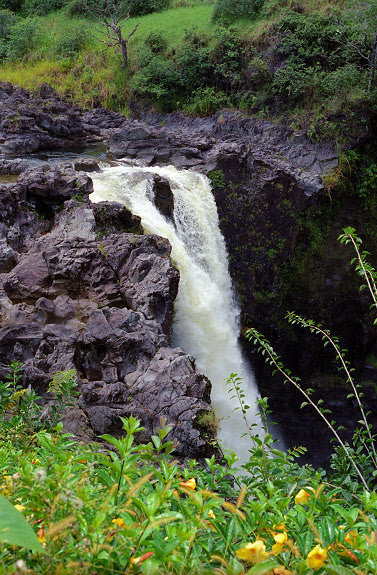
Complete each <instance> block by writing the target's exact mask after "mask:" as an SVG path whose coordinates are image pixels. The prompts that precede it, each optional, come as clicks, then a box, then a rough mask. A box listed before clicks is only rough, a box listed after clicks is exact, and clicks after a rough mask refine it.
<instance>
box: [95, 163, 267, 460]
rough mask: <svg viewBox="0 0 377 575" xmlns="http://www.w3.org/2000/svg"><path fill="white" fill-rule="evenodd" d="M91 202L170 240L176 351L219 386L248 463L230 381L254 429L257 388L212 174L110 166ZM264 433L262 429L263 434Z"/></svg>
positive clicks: (229, 434) (223, 420)
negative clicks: (162, 200) (125, 212)
mask: <svg viewBox="0 0 377 575" xmlns="http://www.w3.org/2000/svg"><path fill="white" fill-rule="evenodd" d="M155 175H158V176H160V177H163V178H166V179H167V180H168V181H169V183H170V187H171V190H172V192H173V194H174V223H173V222H172V221H170V220H169V219H168V218H165V217H164V216H163V215H162V214H161V213H160V212H159V210H158V209H157V208H156V207H155V205H154V203H153V201H152V194H151V192H152V185H153V178H154V176H155ZM91 177H92V179H93V184H94V192H93V194H92V195H91V200H92V201H95V202H98V201H104V200H107V201H116V202H119V203H122V204H124V205H126V206H127V207H128V208H129V209H130V210H131V211H132V213H134V214H136V215H138V216H140V217H141V221H142V225H143V228H144V230H145V232H146V233H153V234H158V235H160V236H163V237H165V238H168V240H169V241H170V243H171V245H172V258H173V261H174V262H175V264H176V266H177V267H178V268H179V271H180V284H179V291H178V296H177V299H176V302H175V319H174V325H173V345H176V346H179V347H181V348H182V349H183V350H184V351H185V352H186V353H189V354H191V355H193V356H195V358H196V365H197V367H198V369H199V370H200V371H201V372H203V373H204V374H205V375H207V377H208V378H209V379H210V380H211V382H212V395H211V397H212V405H213V408H214V410H215V413H216V415H217V416H218V418H219V419H220V431H219V434H218V437H219V440H220V441H221V443H222V444H223V445H224V446H225V447H226V448H228V449H232V450H234V451H235V452H236V453H237V455H238V456H239V457H240V459H241V460H242V461H245V460H247V452H248V449H249V448H250V441H249V439H248V438H246V437H242V436H243V435H244V433H245V431H246V428H245V425H244V422H243V420H242V416H241V412H240V410H237V411H234V410H235V408H237V407H239V404H238V402H237V401H236V400H231V398H230V395H229V393H228V392H227V390H226V386H225V381H226V379H227V378H228V377H229V375H230V374H231V373H232V372H234V373H237V374H238V375H239V376H240V377H242V378H243V384H242V385H243V388H244V391H245V402H246V403H247V404H248V405H249V406H250V410H249V411H248V418H249V421H250V423H253V422H254V423H256V422H257V416H256V415H255V411H256V408H255V401H256V399H257V389H256V385H255V382H254V379H253V375H252V373H251V370H250V368H248V366H247V365H246V363H245V362H244V360H243V358H242V354H241V350H240V348H239V345H238V333H239V323H238V321H239V311H238V307H237V305H236V303H235V300H234V296H233V292H232V285H231V279H230V276H229V272H228V261H227V254H226V249H225V243H224V238H223V237H222V234H221V232H220V229H219V221H218V215H217V208H216V204H215V201H214V198H213V194H212V192H211V188H210V183H209V180H208V178H207V177H206V176H204V175H202V174H199V173H197V172H194V171H190V170H180V171H178V170H176V169H175V168H174V167H172V166H168V167H151V168H142V167H140V166H132V165H128V164H118V165H117V166H112V167H110V166H105V167H103V170H102V172H100V173H95V174H91ZM256 432H257V428H256Z"/></svg>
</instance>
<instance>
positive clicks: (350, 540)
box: [344, 529, 358, 547]
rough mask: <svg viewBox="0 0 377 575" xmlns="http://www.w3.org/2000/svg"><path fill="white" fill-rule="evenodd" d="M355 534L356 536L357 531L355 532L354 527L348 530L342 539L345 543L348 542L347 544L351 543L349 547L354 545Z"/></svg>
mask: <svg viewBox="0 0 377 575" xmlns="http://www.w3.org/2000/svg"><path fill="white" fill-rule="evenodd" d="M357 536H358V533H357V531H356V529H353V530H352V531H349V532H348V533H346V536H345V538H344V541H345V542H346V543H348V544H349V545H351V547H355V545H356V539H357Z"/></svg>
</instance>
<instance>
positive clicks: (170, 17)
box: [123, 4, 213, 47]
mask: <svg viewBox="0 0 377 575" xmlns="http://www.w3.org/2000/svg"><path fill="white" fill-rule="evenodd" d="M212 12H213V6H212V5H208V4H202V5H198V6H193V7H192V8H185V7H181V8H176V9H175V10H174V9H171V10H165V11H164V12H155V13H154V14H148V15H147V16H143V17H141V18H130V19H129V20H127V22H126V24H125V26H124V27H123V30H124V31H127V30H129V31H131V30H133V28H134V26H136V24H137V23H138V22H140V26H139V28H138V30H137V32H136V33H135V35H134V36H133V37H132V38H131V40H130V46H131V47H132V46H135V45H136V44H138V43H141V42H143V40H145V38H146V37H147V36H148V35H149V34H150V33H151V32H159V33H161V34H163V35H164V36H165V37H166V39H167V41H168V46H169V47H171V46H175V45H177V44H178V43H180V42H181V41H182V39H183V37H184V35H185V32H186V30H192V29H193V28H195V30H196V31H197V32H199V33H206V32H210V31H211V29H213V24H212V23H211V16H212Z"/></svg>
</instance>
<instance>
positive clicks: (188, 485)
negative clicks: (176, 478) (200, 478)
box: [179, 477, 196, 491]
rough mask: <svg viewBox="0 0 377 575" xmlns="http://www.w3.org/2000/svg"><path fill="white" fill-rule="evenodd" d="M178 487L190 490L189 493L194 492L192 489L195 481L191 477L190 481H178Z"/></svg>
mask: <svg viewBox="0 0 377 575" xmlns="http://www.w3.org/2000/svg"><path fill="white" fill-rule="evenodd" d="M179 485H180V486H181V487H185V488H186V489H190V490H191V491H194V489H195V487H196V479H195V478H194V477H192V478H191V479H188V480H187V481H180V483H179Z"/></svg>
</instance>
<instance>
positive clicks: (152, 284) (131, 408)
mask: <svg viewBox="0 0 377 575" xmlns="http://www.w3.org/2000/svg"><path fill="white" fill-rule="evenodd" d="M45 92H46V94H40V95H38V96H37V97H34V96H32V95H31V94H29V93H27V92H24V91H18V90H14V89H13V88H11V87H9V86H5V87H4V86H2V92H1V94H2V97H3V99H5V100H7V101H8V100H9V99H10V100H11V106H14V103H15V102H16V101H17V99H18V98H19V101H20V107H21V109H20V110H19V114H22V115H21V117H26V114H27V115H28V117H29V118H34V124H33V123H32V121H30V122H29V123H26V121H25V122H24V123H22V122H21V123H19V127H18V131H16V132H15V131H13V130H10V128H9V123H7V121H6V118H5V116H6V113H5V115H4V109H5V108H1V111H2V123H1V136H2V151H3V152H4V151H7V152H12V153H13V152H15V151H17V153H21V152H25V151H29V152H30V151H35V149H36V148H37V147H38V146H39V147H40V148H46V147H48V146H50V145H51V146H55V144H56V141H57V140H58V141H59V145H60V146H61V145H64V147H65V146H66V145H68V144H69V143H70V144H71V145H72V144H73V143H77V142H78V139H77V137H78V135H79V136H80V138H81V140H80V141H81V143H83V142H84V140H85V139H86V138H88V137H89V138H90V139H91V134H92V132H93V130H92V129H91V128H90V127H89V128H88V127H85V122H84V120H83V118H82V116H81V115H80V114H79V113H78V111H77V109H75V108H74V109H71V108H70V107H69V106H68V105H67V104H62V105H61V108H60V109H61V112H62V114H64V113H66V116H65V119H64V118H63V119H62V124H60V123H59V126H58V127H56V126H55V127H54V126H52V124H49V126H50V127H51V126H52V127H51V129H50V128H49V129H48V132H49V133H48V136H46V135H43V134H42V135H41V134H40V119H41V118H40V116H38V115H37V111H36V109H37V106H39V105H40V100H39V99H40V98H42V101H43V102H42V103H44V104H45V103H46V102H45V100H46V99H47V101H48V107H49V108H50V112H49V118H50V120H51V115H54V114H55V112H56V109H57V106H58V104H59V102H57V101H56V100H55V98H54V96H53V95H52V94H51V92H50V91H49V90H47V88H46V89H45ZM4 93H5V96H4ZM51 98H52V99H51ZM31 102H33V104H32V105H31ZM29 104H30V105H29ZM59 105H60V104H59ZM24 106H27V111H26V109H25V107H24ZM63 108H64V110H65V112H64V110H62V109H63ZM13 111H14V112H16V110H15V109H14V108H13ZM47 123H48V121H47V120H46V119H45V120H44V121H43V125H44V126H47ZM74 124H76V128H74V127H73V126H74ZM61 125H65V126H66V128H67V130H64V134H65V135H66V136H67V137H66V138H65V136H64V138H63V140H62V139H61V130H60V126H61ZM26 126H27V127H26ZM107 127H108V126H107ZM46 130H47V128H46ZM42 131H43V130H42ZM98 131H99V130H98ZM28 135H30V138H28ZM31 142H32V144H30V143H31ZM83 167H84V168H85V169H86V168H87V167H88V166H83ZM0 169H1V172H2V173H3V174H16V175H17V174H18V179H17V181H16V182H14V183H10V184H9V183H8V184H7V185H1V184H0V207H1V211H0V377H4V375H5V373H6V371H7V367H8V365H9V363H10V362H11V361H12V360H18V361H21V362H22V363H23V364H24V369H23V383H24V385H25V386H27V385H31V386H32V387H33V388H34V389H35V390H36V391H37V392H38V393H39V394H41V395H42V396H43V397H44V400H46V401H48V399H49V398H48V395H46V390H47V387H48V383H49V382H50V381H51V379H52V377H53V375H54V374H55V373H56V372H57V371H60V370H68V369H71V368H74V369H76V371H77V373H78V376H79V383H80V392H81V396H80V400H79V404H78V406H77V407H76V408H75V409H74V410H73V411H71V413H70V414H69V415H68V417H67V418H66V424H67V426H68V430H71V431H73V432H74V433H75V434H76V435H77V436H78V437H80V438H83V439H91V438H94V437H95V436H97V435H99V434H102V433H113V434H115V435H117V434H119V433H120V432H121V422H120V417H127V416H129V415H133V416H135V417H138V418H139V419H140V420H141V422H142V424H143V426H144V427H145V431H144V432H143V434H142V435H141V436H140V438H139V439H140V440H149V439H150V436H151V434H154V433H156V431H157V429H158V428H159V427H160V425H161V417H165V418H166V419H167V422H168V423H172V424H173V425H174V429H173V431H172V432H171V435H172V437H175V438H176V439H177V441H178V442H179V444H180V445H179V447H178V448H177V451H176V452H177V455H180V456H185V457H203V456H207V455H210V454H211V453H212V452H213V448H212V447H211V446H210V445H209V442H208V439H212V438H213V436H212V435H211V433H209V432H208V429H203V428H201V426H200V423H199V422H198V420H200V415H201V414H203V413H204V412H206V411H208V410H209V409H210V406H209V402H210V387H211V386H210V382H209V381H208V379H207V378H206V377H205V376H204V375H202V374H200V373H198V371H197V370H196V367H195V360H194V358H192V357H190V356H188V355H186V354H185V353H184V352H183V351H182V350H181V349H179V348H172V347H171V345H170V335H171V329H172V318H173V304H174V299H175V297H176V294H177V289H178V283H179V273H178V271H177V270H176V268H175V267H174V265H173V263H172V260H171V259H170V250H171V248H170V245H169V242H168V241H167V240H165V239H163V238H160V237H157V236H153V235H143V233H142V229H141V226H140V220H139V218H137V217H134V216H133V215H132V214H131V213H130V212H129V211H128V210H127V209H126V208H125V207H123V206H121V205H118V204H116V203H109V202H102V203H98V204H92V203H91V202H90V200H89V197H88V196H89V194H90V193H91V191H92V182H91V180H90V178H89V177H88V176H87V175H86V174H85V173H83V172H77V171H75V170H74V169H73V168H72V166H70V165H68V164H66V165H58V166H57V165H54V166H52V165H42V166H39V167H38V168H30V167H28V164H27V162H26V163H25V162H23V161H19V160H10V159H9V155H8V159H6V158H5V157H3V159H2V160H1V165H0Z"/></svg>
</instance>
